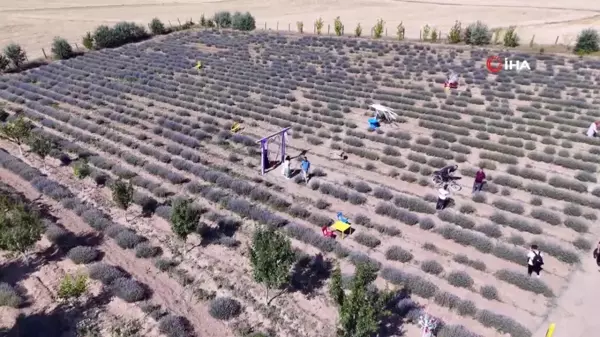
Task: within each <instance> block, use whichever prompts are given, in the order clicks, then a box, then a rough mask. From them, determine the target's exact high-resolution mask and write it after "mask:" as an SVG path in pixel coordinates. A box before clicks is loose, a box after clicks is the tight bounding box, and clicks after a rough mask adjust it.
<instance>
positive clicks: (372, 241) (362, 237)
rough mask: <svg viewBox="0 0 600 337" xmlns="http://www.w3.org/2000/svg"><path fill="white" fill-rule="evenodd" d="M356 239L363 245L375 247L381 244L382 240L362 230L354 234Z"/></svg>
mask: <svg viewBox="0 0 600 337" xmlns="http://www.w3.org/2000/svg"><path fill="white" fill-rule="evenodd" d="M354 240H355V241H356V242H358V243H360V244H361V245H363V246H367V247H369V248H375V247H377V246H379V245H380V244H381V241H380V240H379V239H378V238H376V237H374V236H373V235H369V234H367V233H364V232H360V233H358V234H356V235H354Z"/></svg>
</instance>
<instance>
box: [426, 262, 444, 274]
mask: <svg viewBox="0 0 600 337" xmlns="http://www.w3.org/2000/svg"><path fill="white" fill-rule="evenodd" d="M421 270H422V271H424V272H426V273H429V274H433V275H439V274H441V273H442V272H443V271H444V267H442V265H441V264H440V263H439V262H437V261H435V260H426V261H423V262H421Z"/></svg>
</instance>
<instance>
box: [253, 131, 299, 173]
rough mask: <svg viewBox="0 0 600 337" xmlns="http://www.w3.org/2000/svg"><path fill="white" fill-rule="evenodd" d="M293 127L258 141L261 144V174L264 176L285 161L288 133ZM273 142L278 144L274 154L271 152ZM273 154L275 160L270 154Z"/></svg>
mask: <svg viewBox="0 0 600 337" xmlns="http://www.w3.org/2000/svg"><path fill="white" fill-rule="evenodd" d="M289 129H291V127H287V128H284V129H281V130H280V131H277V132H275V133H273V134H271V135H269V136H267V137H264V138H262V139H260V140H259V141H257V143H259V144H260V164H261V165H260V173H261V175H264V174H265V173H266V172H267V171H268V170H269V169H270V168H271V167H273V166H275V165H279V164H280V163H282V162H283V160H284V159H285V150H286V141H287V138H288V133H287V131H288V130H289ZM273 142H276V143H278V148H277V150H276V151H274V152H270V151H269V144H272V143H273ZM271 153H273V155H274V156H275V158H272V157H271V156H270V154H271Z"/></svg>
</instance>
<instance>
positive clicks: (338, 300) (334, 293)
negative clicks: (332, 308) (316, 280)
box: [329, 263, 345, 306]
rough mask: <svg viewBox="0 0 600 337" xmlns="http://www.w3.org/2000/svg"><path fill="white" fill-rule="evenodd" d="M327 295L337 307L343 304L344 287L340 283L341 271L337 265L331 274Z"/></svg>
mask: <svg viewBox="0 0 600 337" xmlns="http://www.w3.org/2000/svg"><path fill="white" fill-rule="evenodd" d="M329 295H331V298H332V299H333V301H334V302H335V304H337V305H338V306H340V305H342V304H343V303H344V296H345V293H344V285H343V282H342V270H341V269H340V265H339V263H338V264H336V266H335V268H334V269H333V272H332V273H331V281H330V283H329Z"/></svg>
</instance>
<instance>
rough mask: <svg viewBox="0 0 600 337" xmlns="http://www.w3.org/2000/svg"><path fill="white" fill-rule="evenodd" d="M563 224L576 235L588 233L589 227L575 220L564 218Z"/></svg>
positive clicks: (581, 221)
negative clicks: (576, 233)
mask: <svg viewBox="0 0 600 337" xmlns="http://www.w3.org/2000/svg"><path fill="white" fill-rule="evenodd" d="M564 224H565V226H566V227H568V228H571V229H572V230H574V231H576V232H578V233H587V232H588V231H589V225H588V224H587V223H586V222H585V221H583V220H580V219H577V218H566V219H565V222H564Z"/></svg>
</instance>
